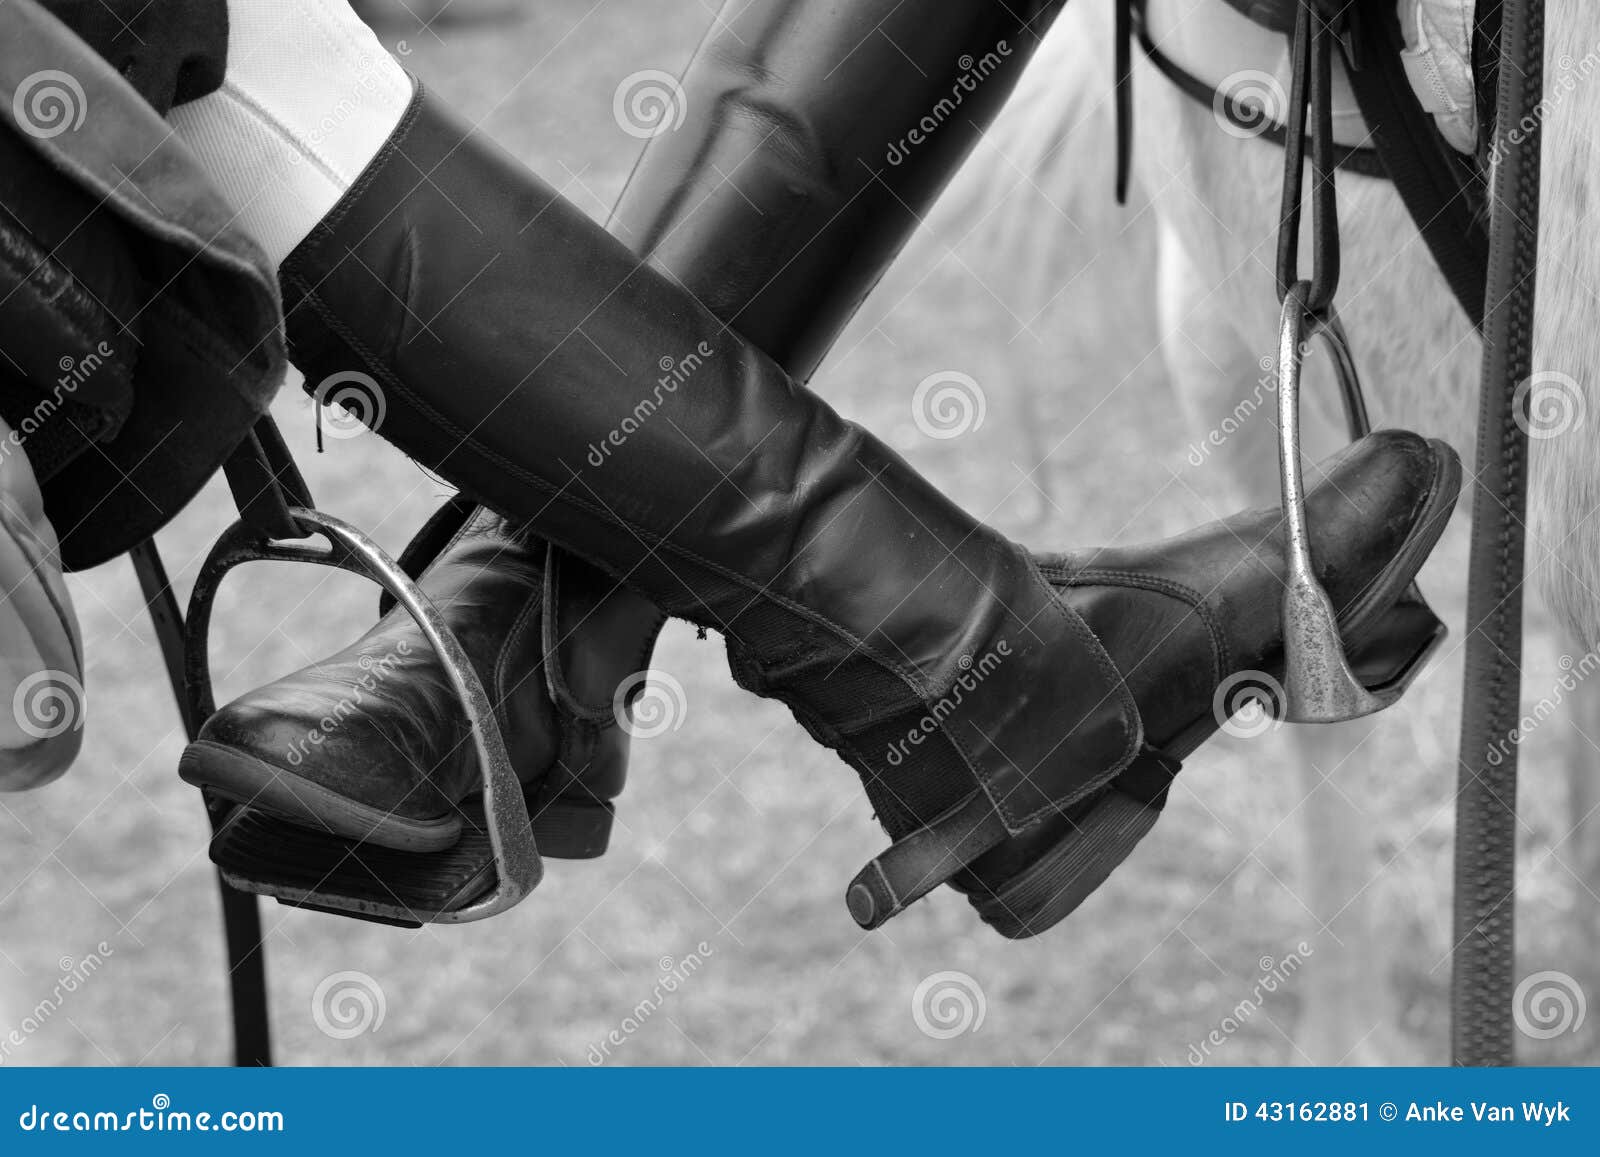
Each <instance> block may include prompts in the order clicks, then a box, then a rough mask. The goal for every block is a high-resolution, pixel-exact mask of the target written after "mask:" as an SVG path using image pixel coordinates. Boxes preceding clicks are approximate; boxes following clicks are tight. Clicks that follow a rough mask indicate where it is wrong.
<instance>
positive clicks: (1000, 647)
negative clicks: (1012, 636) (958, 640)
mask: <svg viewBox="0 0 1600 1157" xmlns="http://www.w3.org/2000/svg"><path fill="white" fill-rule="evenodd" d="M1010 654H1011V643H1010V641H1009V640H1007V639H1001V640H1000V641H999V642H998V643H996V644H995V645H994V649H993V650H990V651H985V652H984V653H983V654H982V655H980V656H979V657H978V659H977V661H976V662H974V661H973V658H972V656H971V655H962V656H961V658H960V659H959V660H958V661H957V666H959V667H960V668H961V674H959V675H957V676H956V679H955V682H954V683H952V684H950V690H948V691H946V692H945V693H944V694H943V695H941V696H939V698H938V699H937V700H935V701H934V704H933V706H932V707H930V708H929V709H928V712H927V714H925V715H923V716H922V718H921V719H919V720H918V721H917V722H916V723H915V724H913V725H912V726H911V727H910V728H909V729H908V730H907V731H906V733H905V735H903V736H901V737H900V738H899V739H897V740H895V741H894V742H893V743H891V744H890V745H889V750H888V752H887V753H886V755H885V758H886V759H887V760H888V761H889V766H890V767H899V766H900V765H901V764H902V763H904V762H905V761H906V757H907V756H909V755H910V754H911V749H912V748H913V747H920V746H921V745H922V741H923V740H924V739H926V738H927V737H928V736H930V735H932V734H934V733H935V732H937V731H938V730H939V728H940V727H941V726H943V724H944V721H945V720H946V719H947V718H949V717H950V716H951V715H952V714H954V712H955V710H956V708H958V707H960V706H961V702H962V700H964V699H965V698H966V697H967V696H968V695H970V694H971V693H972V692H974V691H976V690H977V689H978V685H979V684H980V683H982V682H983V681H984V680H985V679H987V678H988V677H989V676H990V675H992V674H994V673H995V671H996V670H998V669H999V667H1000V664H1001V663H1002V662H1003V661H1004V660H1005V659H1006V658H1008V657H1009V656H1010Z"/></svg>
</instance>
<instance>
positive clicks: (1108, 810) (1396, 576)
mask: <svg viewBox="0 0 1600 1157" xmlns="http://www.w3.org/2000/svg"><path fill="white" fill-rule="evenodd" d="M1430 444H1433V440H1430ZM1460 490H1461V465H1460V462H1459V460H1457V459H1456V458H1455V456H1454V455H1453V454H1447V455H1444V456H1443V457H1442V458H1441V460H1440V470H1439V472H1438V475H1437V476H1436V477H1435V479H1434V487H1433V491H1432V493H1431V494H1430V495H1429V497H1428V501H1427V503H1426V504H1425V505H1424V507H1423V511H1422V514H1421V515H1420V516H1419V518H1418V519H1417V526H1416V529H1415V530H1414V531H1413V533H1412V534H1411V536H1410V537H1409V538H1407V539H1406V542H1405V544H1404V545H1403V546H1402V547H1401V548H1400V551H1399V552H1398V553H1397V554H1396V555H1395V557H1394V560H1393V561H1392V562H1390V563H1389V565H1388V566H1387V567H1386V568H1385V569H1384V571H1383V572H1382V573H1381V574H1380V575H1379V576H1378V577H1377V578H1376V579H1374V580H1373V582H1372V583H1371V584H1370V585H1369V586H1368V587H1367V589H1366V590H1365V591H1363V592H1362V594H1361V595H1360V596H1359V597H1358V598H1357V599H1356V600H1355V601H1354V602H1353V603H1352V604H1351V607H1350V610H1349V613H1348V620H1347V622H1346V623H1345V624H1343V627H1342V631H1341V633H1342V634H1343V635H1344V636H1345V638H1346V639H1348V640H1351V641H1360V640H1361V635H1362V632H1363V631H1365V630H1368V629H1370V628H1371V627H1372V626H1374V625H1375V624H1376V623H1377V622H1378V621H1379V620H1380V618H1381V616H1382V614H1383V612H1385V611H1387V610H1388V609H1389V608H1390V607H1392V606H1393V605H1394V604H1395V603H1396V602H1397V601H1398V600H1399V598H1400V596H1401V595H1402V594H1404V593H1405V590H1406V588H1408V587H1409V586H1410V585H1411V584H1412V582H1414V581H1415V579H1416V576H1417V572H1418V571H1419V570H1421V569H1422V565H1423V563H1425V562H1426V561H1427V560H1428V556H1429V555H1431V554H1432V553H1433V548H1434V547H1435V546H1437V545H1438V542H1439V538H1440V536H1441V535H1443V534H1444V529H1445V526H1446V525H1447V524H1448V523H1449V521H1450V515H1451V513H1452V512H1453V511H1454V509H1455V505H1456V499H1457V497H1458V496H1459V494H1460ZM1220 727H1221V724H1220V723H1219V722H1218V720H1217V719H1216V717H1215V716H1214V715H1212V714H1210V713H1207V714H1206V715H1204V716H1202V717H1201V718H1199V719H1196V720H1194V721H1193V722H1191V723H1190V725H1189V726H1188V727H1186V728H1184V729H1182V730H1181V731H1180V732H1179V733H1178V735H1177V737H1176V738H1175V739H1174V740H1173V742H1172V743H1171V744H1169V745H1167V746H1165V747H1164V748H1163V749H1162V750H1163V751H1164V752H1165V753H1166V754H1167V755H1168V756H1170V757H1171V758H1172V759H1175V760H1179V761H1181V760H1184V759H1187V758H1188V757H1189V756H1190V755H1191V754H1193V753H1194V751H1195V750H1196V749H1197V748H1199V747H1200V745H1201V744H1202V743H1204V742H1205V741H1206V740H1207V739H1209V738H1211V736H1212V735H1214V734H1215V733H1216V732H1217V731H1218V730H1219V729H1220ZM1096 807H1097V810H1098V809H1105V810H1104V812H1103V813H1102V819H1101V820H1100V821H1098V822H1097V823H1096V824H1095V825H1094V826H1093V827H1092V828H1088V829H1082V830H1078V831H1074V832H1073V833H1072V835H1070V836H1068V837H1065V838H1063V839H1062V840H1060V841H1059V842H1058V843H1057V844H1056V845H1055V846H1054V847H1053V848H1051V849H1050V850H1049V851H1048V852H1046V853H1045V854H1044V855H1043V856H1041V857H1040V858H1039V859H1038V860H1036V861H1035V862H1034V864H1033V865H1032V866H1031V867H1029V868H1027V869H1025V870H1024V871H1022V872H1020V873H1018V874H1017V875H1016V876H1013V877H1012V878H1011V879H1010V880H1008V881H1007V882H1006V883H1005V884H1004V885H1003V886H1002V887H1001V889H1000V891H999V892H997V893H992V894H989V895H985V896H982V897H979V896H976V895H970V894H969V895H968V897H967V899H968V902H969V903H970V904H971V905H972V906H973V908H974V909H975V910H976V911H977V913H978V915H979V916H980V917H981V918H982V919H983V922H984V923H986V924H988V925H989V926H990V927H991V928H993V929H994V930H995V931H996V932H998V933H1000V935H1002V936H1004V937H1005V938H1006V939H1008V940H1024V939H1027V938H1028V937H1030V936H1037V935H1038V934H1039V933H1041V932H1043V931H1045V930H1046V929H1049V928H1051V927H1053V926H1055V925H1056V924H1058V923H1060V922H1061V921H1062V920H1063V919H1065V918H1066V917H1067V916H1068V915H1070V914H1071V913H1072V911H1073V910H1074V909H1075V908H1077V907H1078V905H1080V904H1082V903H1083V901H1084V900H1086V899H1087V898H1088V897H1089V896H1090V894H1091V893H1093V892H1094V891H1095V889H1097V888H1099V887H1100V885H1101V884H1103V883H1105V882H1106V880H1107V879H1108V878H1109V877H1110V876H1111V874H1112V873H1113V872H1114V871H1116V869H1117V868H1119V867H1120V866H1121V865H1122V863H1123V861H1125V860H1126V859H1127V858H1128V856H1129V855H1131V854H1132V852H1133V849H1134V848H1135V847H1137V846H1138V844H1139V841H1140V840H1142V839H1144V837H1145V836H1146V835H1147V834H1149V832H1150V830H1151V829H1152V828H1153V827H1155V824H1156V820H1157V819H1158V818H1160V815H1161V809H1160V808H1159V807H1155V806H1152V805H1150V804H1147V803H1144V802H1143V801H1140V800H1136V799H1133V798H1132V797H1130V796H1127V795H1124V794H1123V793H1121V792H1118V791H1116V790H1115V789H1114V788H1113V789H1112V790H1110V791H1109V792H1108V793H1107V794H1106V797H1105V799H1104V800H1103V801H1102V802H1101V803H1099V804H1098V805H1096Z"/></svg>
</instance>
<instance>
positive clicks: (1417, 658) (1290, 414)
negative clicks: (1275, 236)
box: [1278, 281, 1446, 723]
mask: <svg viewBox="0 0 1600 1157" xmlns="http://www.w3.org/2000/svg"><path fill="white" fill-rule="evenodd" d="M1310 290H1311V285H1310V283H1309V282H1306V281H1300V282H1297V283H1295V284H1294V285H1292V286H1291V287H1290V288H1289V290H1288V292H1287V293H1286V294H1285V295H1284V300H1283V314H1282V318H1281V321H1280V324H1279V328H1278V469H1279V479H1280V482H1281V484H1282V490H1283V512H1284V519H1285V522H1286V524H1287V539H1286V554H1287V557H1286V559H1285V564H1286V575H1285V579H1286V588H1285V590H1284V596H1283V644H1284V659H1285V667H1284V706H1283V711H1282V718H1283V719H1284V720H1285V721H1287V722H1290V723H1338V722H1342V721H1344V720H1348V719H1359V718H1361V717H1362V716H1364V715H1371V714H1374V713H1375V712H1378V711H1382V710H1383V709H1384V708H1385V707H1389V706H1392V705H1393V704H1394V703H1396V702H1397V701H1398V700H1399V699H1400V697H1401V696H1402V695H1404V694H1405V691H1406V688H1407V687H1409V686H1410V685H1411V683H1412V681H1413V680H1414V679H1415V678H1416V677H1417V675H1419V674H1420V673H1421V672H1422V669H1423V668H1424V667H1425V666H1426V665H1427V662H1428V659H1429V658H1430V657H1431V655H1432V654H1433V652H1434V651H1435V650H1436V649H1437V648H1438V646H1439V645H1440V644H1441V643H1442V642H1443V641H1444V638H1445V634H1446V628H1445V625H1444V623H1443V622H1442V621H1441V620H1440V619H1439V617H1438V616H1437V615H1435V614H1434V613H1433V611H1432V609H1431V608H1429V606H1428V604H1427V602H1426V601H1425V600H1424V599H1423V597H1422V592H1421V591H1420V590H1418V589H1417V586H1416V584H1415V583H1413V584H1412V585H1411V586H1410V587H1409V588H1407V590H1406V591H1405V593H1404V594H1403V595H1402V596H1401V598H1400V600H1399V601H1398V602H1397V603H1396V604H1395V607H1394V609H1393V611H1392V612H1391V613H1390V615H1389V621H1390V622H1391V623H1392V624H1394V625H1395V626H1394V630H1393V631H1391V632H1390V635H1391V636H1394V635H1399V636H1403V638H1402V639H1401V640H1400V641H1401V642H1402V643H1403V649H1402V651H1401V654H1400V661H1399V662H1398V663H1396V662H1395V661H1394V660H1393V658H1392V654H1391V657H1380V656H1366V655H1364V654H1363V652H1362V650H1360V649H1358V650H1357V651H1356V654H1355V658H1356V667H1357V669H1360V670H1361V672H1362V675H1363V676H1364V679H1363V678H1357V676H1356V673H1355V670H1353V669H1352V665H1351V659H1350V657H1349V656H1347V655H1346V653H1345V647H1344V640H1343V637H1342V636H1341V635H1340V632H1339V623H1338V616H1337V615H1336V614H1335V612H1334V608H1333V603H1332V601H1331V600H1330V599H1329V598H1328V592H1327V591H1326V590H1324V589H1323V587H1322V584H1321V583H1320V582H1319V581H1317V573H1316V568H1315V566H1314V564H1313V563H1312V559H1311V539H1310V532H1309V530H1308V528H1307V524H1306V504H1305V482H1304V478H1303V476H1302V470H1301V464H1300V446H1301V439H1300V377H1301V368H1302V365H1303V362H1304V360H1305V352H1306V345H1307V341H1308V338H1309V337H1310V336H1313V335H1314V336H1316V337H1317V338H1319V339H1320V340H1321V342H1322V344H1323V346H1324V347H1325V348H1326V349H1327V351H1328V353H1329V356H1330V358H1331V360H1332V362H1333V367H1334V373H1335V376H1336V377H1337V378H1338V382H1339V392H1340V400H1341V402H1342V403H1343V406H1344V413H1345V419H1346V423H1347V424H1348V426H1349V431H1350V437H1351V440H1352V441H1354V440H1356V439H1359V438H1363V437H1365V436H1366V435H1367V434H1368V433H1370V432H1371V424H1370V422H1369V420H1368V417H1367V408H1366V400H1365V398H1364V396H1363V394H1362V389H1361V380H1360V376H1359V375H1358V373H1357V371H1356V365H1355V359H1354V357H1353V356H1352V355H1351V352H1350V344H1349V340H1348V339H1347V338H1346V336H1345V332H1344V328H1343V327H1342V326H1341V325H1340V324H1339V319H1338V315H1337V314H1335V313H1334V312H1333V309H1332V307H1331V306H1330V307H1329V308H1328V310H1327V311H1326V313H1324V314H1322V315H1317V314H1313V313H1312V312H1311V311H1310V310H1309V308H1308V301H1309V295H1310ZM1386 641H1387V642H1388V643H1389V644H1391V646H1390V647H1389V651H1390V652H1391V653H1392V650H1393V648H1392V643H1393V642H1394V641H1395V639H1394V638H1392V637H1391V638H1389V639H1387V640H1385V639H1378V640H1376V642H1378V643H1379V644H1382V643H1385V642H1386ZM1363 658H1368V659H1371V660H1375V661H1369V662H1362V660H1363Z"/></svg>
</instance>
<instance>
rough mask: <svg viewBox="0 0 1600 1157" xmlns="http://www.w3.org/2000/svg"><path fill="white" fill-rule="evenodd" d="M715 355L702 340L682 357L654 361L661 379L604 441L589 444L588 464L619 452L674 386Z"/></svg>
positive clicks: (604, 462)
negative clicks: (616, 451) (612, 452)
mask: <svg viewBox="0 0 1600 1157" xmlns="http://www.w3.org/2000/svg"><path fill="white" fill-rule="evenodd" d="M716 352H717V351H716V350H715V349H713V348H712V346H711V343H710V342H706V341H702V342H701V343H700V344H699V345H697V346H695V347H694V349H692V350H690V351H689V352H688V353H687V354H685V355H684V356H683V357H680V358H672V357H663V358H662V359H661V360H660V361H659V362H657V363H656V365H657V367H658V368H659V369H660V370H661V376H660V377H659V378H657V379H656V385H655V389H654V390H652V391H651V393H650V396H649V397H647V398H641V399H639V402H638V404H637V405H635V406H634V407H633V409H632V410H631V411H629V413H628V416H627V417H626V418H624V419H622V421H621V422H619V423H618V424H617V425H615V426H613V427H612V428H611V431H610V432H609V433H608V434H606V436H605V437H604V438H601V439H600V441H598V442H591V443H589V453H588V461H589V465H591V466H597V467H598V466H604V465H605V464H606V459H607V458H609V457H611V451H613V450H616V449H620V448H621V447H622V446H623V445H624V444H625V443H626V442H627V441H628V439H629V438H631V437H633V435H635V434H637V433H638V432H639V430H640V429H641V428H642V427H643V426H644V424H645V423H646V422H648V421H649V420H650V419H651V418H653V417H655V414H656V411H657V410H659V409H661V405H662V403H663V402H664V401H666V399H667V398H668V397H669V396H670V395H672V394H676V393H677V392H678V387H679V386H681V385H683V383H684V382H687V381H688V380H689V379H690V378H692V377H694V375H695V374H696V373H697V372H699V370H700V367H701V366H703V365H705V364H706V359H708V358H710V357H713V356H715V354H716Z"/></svg>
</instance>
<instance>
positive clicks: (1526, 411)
mask: <svg viewBox="0 0 1600 1157" xmlns="http://www.w3.org/2000/svg"><path fill="white" fill-rule="evenodd" d="M1587 409H1588V404H1587V403H1586V402H1585V400H1584V397H1583V388H1582V387H1581V386H1579V385H1578V380H1577V379H1576V378H1574V377H1573V376H1572V375H1570V374H1563V373H1561V372H1559V371H1557V370H1540V371H1539V372H1538V373H1536V374H1532V375H1530V376H1529V377H1528V378H1527V379H1525V380H1524V381H1523V382H1521V383H1520V384H1519V385H1518V386H1517V389H1516V392H1515V393H1513V394H1512V395H1511V410H1512V414H1513V415H1514V417H1515V419H1516V423H1517V426H1518V428H1520V429H1521V430H1522V432H1523V433H1524V434H1526V435H1528V437H1530V438H1532V439H1533V440H1534V441H1536V442H1543V441H1546V440H1547V439H1550V438H1559V437H1560V436H1561V435H1562V434H1565V433H1567V432H1568V431H1571V430H1580V429H1582V428H1583V421H1584V418H1585V417H1586V411H1587Z"/></svg>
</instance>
